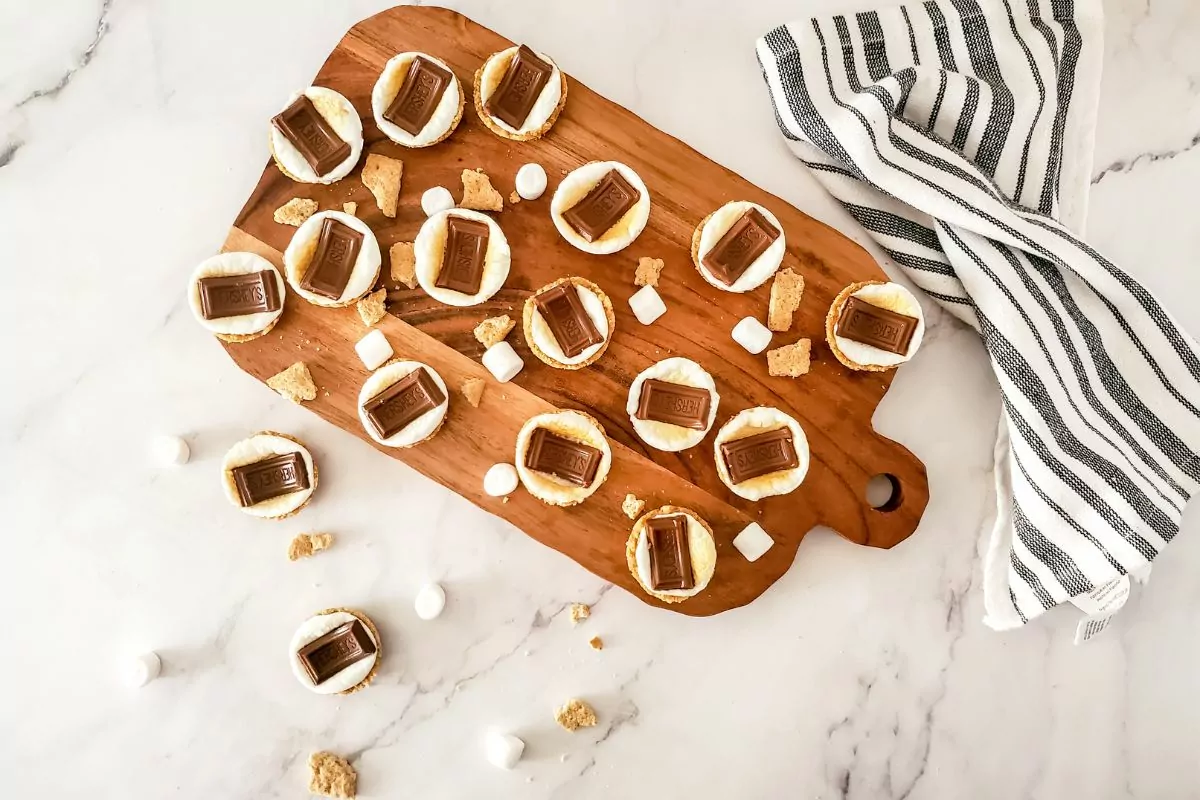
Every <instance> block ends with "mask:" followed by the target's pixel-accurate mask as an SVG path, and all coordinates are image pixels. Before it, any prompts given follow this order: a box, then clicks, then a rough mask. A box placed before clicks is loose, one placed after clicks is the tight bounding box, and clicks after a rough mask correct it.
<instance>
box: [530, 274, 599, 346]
mask: <svg viewBox="0 0 1200 800" xmlns="http://www.w3.org/2000/svg"><path fill="white" fill-rule="evenodd" d="M533 302H534V305H535V306H537V310H538V313H539V314H541V315H542V319H544V320H545V321H546V325H547V326H548V327H549V328H550V333H551V334H552V335H553V336H554V341H556V342H558V346H559V347H561V348H562V351H563V355H564V356H566V357H567V358H574V357H575V356H577V355H579V354H580V353H582V352H583V351H584V350H586V349H588V348H589V347H591V346H592V345H594V344H600V343H601V342H603V341H604V337H603V336H601V335H600V331H599V330H598V329H597V328H596V325H595V323H593V322H592V318H591V317H590V316H588V313H587V309H585V308H584V307H583V301H582V300H580V299H579V289H578V288H577V287H576V286H575V285H574V284H571V283H560V284H559V285H558V286H555V287H554V288H553V289H547V290H546V291H544V292H542V293H541V294H539V295H537V296H536V297H535V298H534V299H533Z"/></svg>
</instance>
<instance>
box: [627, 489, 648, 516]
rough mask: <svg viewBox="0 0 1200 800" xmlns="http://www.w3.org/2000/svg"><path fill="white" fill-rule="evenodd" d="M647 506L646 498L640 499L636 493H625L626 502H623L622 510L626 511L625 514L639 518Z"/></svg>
mask: <svg viewBox="0 0 1200 800" xmlns="http://www.w3.org/2000/svg"><path fill="white" fill-rule="evenodd" d="M645 507H646V501H645V500H639V499H637V497H636V496H635V495H632V494H627V495H625V500H624V502H622V503H621V510H622V511H624V512H625V516H627V517H629V518H630V519H637V518H638V517H640V516H641V515H642V510H643V509H644V508H645Z"/></svg>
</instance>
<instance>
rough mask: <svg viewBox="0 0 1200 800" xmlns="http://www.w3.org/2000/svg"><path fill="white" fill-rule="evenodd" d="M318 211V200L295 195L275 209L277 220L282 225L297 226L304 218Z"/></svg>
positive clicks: (301, 223) (302, 222)
mask: <svg viewBox="0 0 1200 800" xmlns="http://www.w3.org/2000/svg"><path fill="white" fill-rule="evenodd" d="M315 213H317V201H316V200H309V199H307V198H304V197H293V198H292V199H291V200H288V201H287V202H286V203H284V204H283V205H281V206H280V207H279V208H277V209H275V221H276V222H278V223H279V224H280V225H294V226H296V227H297V228H298V227H300V226H301V225H303V224H304V220H306V219H308V218H309V217H311V216H312V215H313V214H315Z"/></svg>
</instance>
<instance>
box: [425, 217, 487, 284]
mask: <svg viewBox="0 0 1200 800" xmlns="http://www.w3.org/2000/svg"><path fill="white" fill-rule="evenodd" d="M488 235H489V229H488V225H487V223H486V222H480V221H479V220H477V219H467V218H465V217H455V216H450V217H447V218H446V245H445V247H444V248H443V249H442V269H441V271H439V272H438V276H437V280H435V281H434V282H433V285H434V286H436V287H438V288H439V289H451V290H453V291H455V292H462V293H463V294H471V295H473V294H475V293H476V292H478V291H479V285H480V284H481V283H482V282H483V261H484V257H485V256H486V255H487V248H488Z"/></svg>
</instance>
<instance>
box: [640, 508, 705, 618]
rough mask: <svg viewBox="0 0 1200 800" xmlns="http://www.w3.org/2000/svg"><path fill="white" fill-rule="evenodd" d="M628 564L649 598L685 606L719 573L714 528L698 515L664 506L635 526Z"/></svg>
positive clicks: (641, 518)
mask: <svg viewBox="0 0 1200 800" xmlns="http://www.w3.org/2000/svg"><path fill="white" fill-rule="evenodd" d="M625 561H626V563H627V564H628V565H629V571H630V572H631V573H633V577H634V578H636V579H637V582H638V585H640V586H641V587H642V588H643V589H644V590H645V591H646V594H649V595H651V596H652V597H656V598H658V599H659V600H662V601H663V602H664V603H682V602H683V601H684V600H687V599H688V598H689V597H693V596H695V595H697V594H700V592H702V591H704V589H705V588H706V587H707V586H708V582H709V581H711V580H712V576H713V573H714V572H715V571H716V569H717V544H716V541H715V540H714V539H713V532H712V528H710V527H709V525H708V523H707V522H705V521H704V519H703V518H701V516H700V515H699V514H697V513H696V512H695V511H692V510H691V509H690V508H680V507H679V506H663V507H662V508H656V509H654V510H653V511H651V512H649V513H647V514H643V515H642V516H641V517H640V518H639V519H638V521H637V522H635V523H633V530H632V531H630V533H629V539H628V541H626V543H625Z"/></svg>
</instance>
